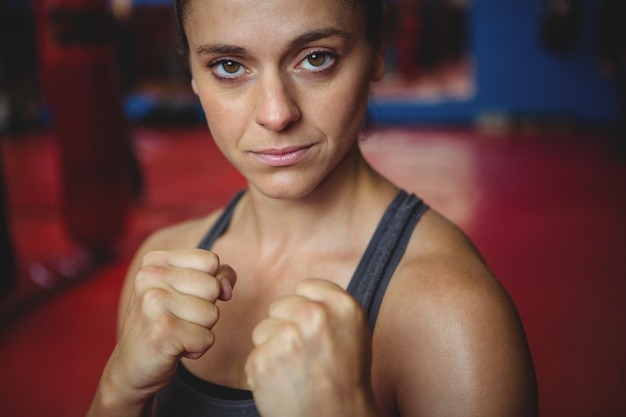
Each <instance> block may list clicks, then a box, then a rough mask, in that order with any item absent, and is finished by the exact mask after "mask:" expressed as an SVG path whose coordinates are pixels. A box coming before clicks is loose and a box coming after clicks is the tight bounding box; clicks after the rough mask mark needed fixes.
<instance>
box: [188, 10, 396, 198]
mask: <svg viewBox="0 0 626 417" xmlns="http://www.w3.org/2000/svg"><path fill="white" fill-rule="evenodd" d="M185 29H186V32H187V37H188V40H189V49H190V53H189V62H190V68H191V73H192V77H193V81H192V86H193V89H194V91H195V92H196V94H197V95H198V96H199V98H200V102H201V104H202V107H203V109H204V112H205V114H206V118H207V123H208V125H209V129H210V131H211V133H212V135H213V137H214V140H215V141H216V143H217V145H218V146H219V147H220V149H221V150H222V152H223V153H224V155H225V156H226V157H227V158H228V159H229V160H230V161H231V162H232V163H233V164H234V165H235V167H236V168H237V169H238V170H239V171H240V172H241V173H242V174H243V175H244V176H245V177H246V178H247V180H248V182H249V185H250V186H251V187H255V188H257V189H258V190H259V191H261V192H262V193H264V194H266V195H269V196H272V197H276V198H297V197H301V196H304V195H306V194H307V193H309V192H311V191H312V190H314V189H315V188H316V187H317V186H318V185H319V184H320V183H321V181H322V180H323V179H324V178H326V177H327V176H328V175H329V174H330V173H331V172H333V170H334V169H335V168H336V167H337V165H338V164H339V163H340V162H341V161H342V160H343V159H344V156H345V155H346V154H347V153H348V151H349V150H350V149H351V148H352V147H353V146H355V144H356V141H357V137H358V134H359V131H360V129H361V127H362V123H363V118H364V114H365V110H366V105H367V97H368V89H369V82H370V81H371V80H375V79H379V78H380V77H381V76H382V73H383V70H384V68H383V64H382V54H381V53H375V51H374V50H373V48H372V46H371V45H370V44H369V43H368V41H367V38H366V36H365V16H364V12H363V10H362V8H361V6H360V5H359V4H358V2H356V3H354V4H353V2H349V1H345V0H298V1H295V0H264V1H258V0H192V1H191V4H190V8H189V10H188V13H187V15H186V17H185Z"/></svg>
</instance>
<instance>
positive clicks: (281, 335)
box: [252, 318, 300, 347]
mask: <svg viewBox="0 0 626 417" xmlns="http://www.w3.org/2000/svg"><path fill="white" fill-rule="evenodd" d="M298 338H300V330H299V328H298V326H297V324H296V323H294V322H289V321H286V320H280V319H276V318H267V319H265V320H263V321H261V322H260V323H259V324H258V325H257V326H256V327H255V328H254V330H253V331H252V343H253V344H254V346H257V347H258V346H261V345H264V344H267V343H269V342H270V341H272V340H274V341H275V340H280V341H281V345H282V346H283V347H288V346H290V345H293V344H294V340H295V339H298Z"/></svg>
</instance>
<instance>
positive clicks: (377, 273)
mask: <svg viewBox="0 0 626 417" xmlns="http://www.w3.org/2000/svg"><path fill="white" fill-rule="evenodd" d="M427 209H428V206H427V205H426V204H424V202H423V201H422V200H421V199H419V198H418V197H416V196H415V195H414V194H408V193H407V192H406V191H404V190H400V191H399V192H398V194H397V195H396V197H395V198H394V200H393V201H392V202H391V204H390V205H389V207H388V208H387V211H386V212H385V214H384V215H383V217H382V219H381V221H380V223H379V224H378V227H377V228H376V231H375V232H374V235H373V236H372V239H371V240H370V242H369V244H368V247H367V249H366V250H365V253H364V255H363V257H362V258H361V261H360V262H359V265H358V266H357V268H356V270H355V272H354V275H353V277H352V280H351V281H350V284H349V285H348V289H347V290H348V292H349V293H350V294H352V295H353V296H354V297H355V298H356V299H357V300H358V301H359V302H360V303H361V305H362V306H363V308H364V309H365V311H366V312H367V319H368V322H369V326H370V330H371V331H372V332H373V331H374V325H375V324H376V318H377V317H378V311H379V309H380V305H381V303H382V300H383V296H384V295H385V291H386V289H387V286H388V284H389V281H390V280H391V277H392V276H393V273H394V271H395V269H396V267H397V266H398V263H399V262H400V259H402V256H403V255H404V251H405V250H406V247H407V245H408V243H409V240H410V238H411V235H412V233H413V229H415V226H416V225H417V223H418V222H419V220H420V218H421V217H422V214H424V212H425V211H426V210H427Z"/></svg>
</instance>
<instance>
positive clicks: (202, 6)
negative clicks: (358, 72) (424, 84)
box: [184, 0, 365, 49]
mask: <svg viewBox="0 0 626 417" xmlns="http://www.w3.org/2000/svg"><path fill="white" fill-rule="evenodd" d="M356 4H358V2H356V3H355V2H353V1H349V0H189V4H188V7H187V9H186V13H185V18H184V25H185V30H186V32H187V36H188V39H189V43H190V48H191V49H194V46H197V45H201V44H204V43H207V42H226V43H232V44H247V43H251V42H253V41H259V42H263V43H266V44H268V43H269V44H271V43H272V42H280V41H281V40H286V39H290V38H294V37H296V36H298V35H299V34H300V33H303V32H307V31H310V30H319V29H328V28H333V29H337V30H341V31H342V32H345V33H348V34H350V35H351V36H355V35H358V34H360V33H361V32H362V33H363V35H364V34H365V31H364V25H365V23H364V13H363V10H362V8H361V7H358V6H357V5H356Z"/></svg>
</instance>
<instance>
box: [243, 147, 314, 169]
mask: <svg viewBox="0 0 626 417" xmlns="http://www.w3.org/2000/svg"><path fill="white" fill-rule="evenodd" d="M312 147H313V145H308V146H290V147H285V148H272V149H264V150H262V151H253V152H251V154H252V155H253V156H254V157H255V158H257V159H258V160H259V161H261V162H263V163H265V164H267V165H269V166H271V167H286V166H290V165H295V164H297V163H298V162H300V161H301V160H302V159H303V158H304V157H305V156H306V154H307V153H308V152H309V150H310V149H311V148H312Z"/></svg>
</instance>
